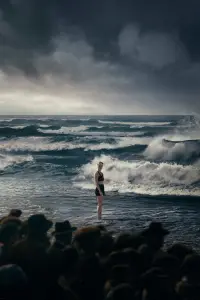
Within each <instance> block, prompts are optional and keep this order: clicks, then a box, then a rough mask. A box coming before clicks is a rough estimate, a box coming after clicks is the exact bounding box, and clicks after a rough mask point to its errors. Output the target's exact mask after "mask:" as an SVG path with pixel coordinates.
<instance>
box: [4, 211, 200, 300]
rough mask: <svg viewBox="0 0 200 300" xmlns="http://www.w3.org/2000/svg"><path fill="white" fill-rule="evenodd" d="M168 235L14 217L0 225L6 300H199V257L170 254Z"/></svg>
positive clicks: (173, 250)
mask: <svg viewBox="0 0 200 300" xmlns="http://www.w3.org/2000/svg"><path fill="white" fill-rule="evenodd" d="M169 234H170V232H169V231H168V230H167V229H165V228H164V227H163V225H162V224H161V223H160V222H151V223H150V224H149V227H148V228H144V230H142V231H141V232H135V231H132V232H119V233H118V234H113V232H110V231H109V230H108V229H107V228H106V227H104V226H103V225H95V226H86V227H83V228H76V227H73V226H72V225H71V224H70V222H69V221H63V222H57V223H55V224H53V222H52V221H51V220H48V219H47V218H46V217H45V215H43V214H35V215H31V216H30V217H29V218H28V219H27V220H22V211H20V210H18V209H13V210H11V212H10V213H9V214H8V215H7V216H4V217H2V219H1V220H0V299H43V300H46V299H48V300H49V299H58V300H59V299H69V300H90V299H92V300H104V299H105V300H173V299H180V300H200V255H198V253H196V252H195V251H194V250H193V249H190V248H188V247H186V246H185V245H184V244H180V243H176V242H175V243H174V244H172V245H171V246H170V247H168V248H166V247H165V248H164V242H165V237H166V236H167V235H169Z"/></svg>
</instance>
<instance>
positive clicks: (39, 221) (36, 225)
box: [27, 214, 53, 232]
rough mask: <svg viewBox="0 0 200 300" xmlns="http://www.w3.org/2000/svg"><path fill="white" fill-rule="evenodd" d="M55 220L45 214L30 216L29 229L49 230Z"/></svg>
mask: <svg viewBox="0 0 200 300" xmlns="http://www.w3.org/2000/svg"><path fill="white" fill-rule="evenodd" d="M52 225H53V222H52V221H50V220H48V219H47V218H46V217H45V215H43V214H35V215H32V216H30V217H29V218H28V220H27V228H28V230H29V231H46V232H47V231H48V230H49V229H50V228H51V227H52Z"/></svg>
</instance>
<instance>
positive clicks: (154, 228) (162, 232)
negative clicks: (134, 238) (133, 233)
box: [142, 222, 169, 250]
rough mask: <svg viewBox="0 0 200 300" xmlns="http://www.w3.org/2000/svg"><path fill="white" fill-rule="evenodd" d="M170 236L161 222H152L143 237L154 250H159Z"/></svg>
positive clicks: (144, 231)
mask: <svg viewBox="0 0 200 300" xmlns="http://www.w3.org/2000/svg"><path fill="white" fill-rule="evenodd" d="M168 234H169V231H168V230H167V229H165V228H163V226H162V223H160V222H151V223H150V225H149V227H148V228H147V229H145V230H143V232H142V236H143V237H144V238H145V240H146V242H147V243H148V245H150V246H151V247H152V248H153V249H154V250H158V249H160V248H161V247H162V246H163V244H164V239H165V237H166V236H167V235H168Z"/></svg>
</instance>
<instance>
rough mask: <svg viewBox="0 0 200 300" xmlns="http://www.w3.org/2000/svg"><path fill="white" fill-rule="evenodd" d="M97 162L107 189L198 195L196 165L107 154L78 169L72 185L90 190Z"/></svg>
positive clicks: (152, 193)
mask: <svg viewBox="0 0 200 300" xmlns="http://www.w3.org/2000/svg"><path fill="white" fill-rule="evenodd" d="M98 161H103V162H104V174H105V179H106V181H105V185H106V190H107V191H109V190H110V191H112V190H116V189H117V190H119V192H121V193H126V192H134V193H138V194H146V195H194V196H200V188H199V187H196V185H195V184H196V183H197V182H199V181H200V169H199V168H198V167H196V166H192V165H188V166H183V165H178V164H170V163H152V162H148V161H126V160H119V159H117V158H113V157H111V156H100V157H96V158H95V159H94V160H93V161H92V162H91V163H88V164H86V165H84V166H83V167H82V168H81V172H80V174H81V177H80V178H79V177H77V178H76V181H75V182H76V183H75V185H78V186H79V187H81V188H89V189H93V188H94V184H93V181H94V180H93V177H94V173H95V171H96V168H97V163H98Z"/></svg>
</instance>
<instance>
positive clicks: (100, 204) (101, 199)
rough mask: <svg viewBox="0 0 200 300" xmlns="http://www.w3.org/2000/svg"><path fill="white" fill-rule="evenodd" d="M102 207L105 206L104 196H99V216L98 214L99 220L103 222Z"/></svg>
mask: <svg viewBox="0 0 200 300" xmlns="http://www.w3.org/2000/svg"><path fill="white" fill-rule="evenodd" d="M102 205H103V196H98V197H97V214H98V220H101V215H102Z"/></svg>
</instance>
